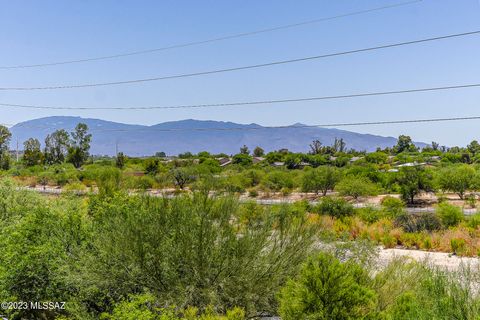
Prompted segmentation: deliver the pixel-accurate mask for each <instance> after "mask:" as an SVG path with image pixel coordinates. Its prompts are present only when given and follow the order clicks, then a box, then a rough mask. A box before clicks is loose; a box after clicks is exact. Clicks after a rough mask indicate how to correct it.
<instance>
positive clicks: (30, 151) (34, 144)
mask: <svg viewBox="0 0 480 320" xmlns="http://www.w3.org/2000/svg"><path fill="white" fill-rule="evenodd" d="M23 162H24V163H25V165H26V166H28V167H31V166H35V165H39V164H41V163H42V162H43V154H42V151H41V150H40V141H38V140H37V139H33V138H30V139H28V140H27V141H25V142H24V143H23Z"/></svg>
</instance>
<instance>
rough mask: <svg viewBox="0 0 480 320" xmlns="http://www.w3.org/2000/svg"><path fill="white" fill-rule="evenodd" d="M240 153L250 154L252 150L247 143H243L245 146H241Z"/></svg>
mask: <svg viewBox="0 0 480 320" xmlns="http://www.w3.org/2000/svg"><path fill="white" fill-rule="evenodd" d="M240 154H247V155H248V154H250V150H249V149H248V147H247V146H246V145H243V147H241V148H240Z"/></svg>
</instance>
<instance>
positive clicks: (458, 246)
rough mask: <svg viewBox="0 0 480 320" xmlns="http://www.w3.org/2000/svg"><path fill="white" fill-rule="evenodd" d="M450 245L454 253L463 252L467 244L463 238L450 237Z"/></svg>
mask: <svg viewBox="0 0 480 320" xmlns="http://www.w3.org/2000/svg"><path fill="white" fill-rule="evenodd" d="M450 246H451V247H452V251H453V253H455V254H463V253H465V250H466V247H467V244H466V242H465V239H458V238H455V239H451V240H450Z"/></svg>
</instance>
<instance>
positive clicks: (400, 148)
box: [393, 135, 417, 154]
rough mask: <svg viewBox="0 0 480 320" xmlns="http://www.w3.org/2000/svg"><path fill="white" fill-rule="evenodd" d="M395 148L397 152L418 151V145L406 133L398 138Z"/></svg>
mask: <svg viewBox="0 0 480 320" xmlns="http://www.w3.org/2000/svg"><path fill="white" fill-rule="evenodd" d="M393 150H394V151H395V153H396V154H399V153H402V152H415V151H417V147H416V146H415V144H413V142H412V138H410V137H409V136H405V135H400V136H399V137H398V140H397V144H396V145H395V147H393Z"/></svg>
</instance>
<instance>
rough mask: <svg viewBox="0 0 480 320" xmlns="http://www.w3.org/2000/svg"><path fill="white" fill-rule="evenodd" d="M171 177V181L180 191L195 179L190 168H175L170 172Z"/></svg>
mask: <svg viewBox="0 0 480 320" xmlns="http://www.w3.org/2000/svg"><path fill="white" fill-rule="evenodd" d="M171 175H172V177H173V181H174V183H175V185H176V186H178V187H179V188H180V189H182V190H183V189H184V188H185V186H186V185H187V184H188V183H190V182H192V181H194V180H195V179H196V176H195V175H194V173H193V172H192V170H191V169H190V168H186V167H180V168H175V169H173V170H172V171H171Z"/></svg>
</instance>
